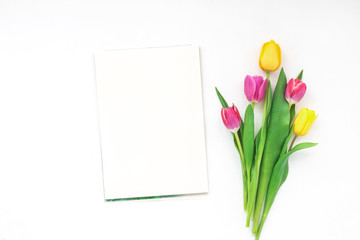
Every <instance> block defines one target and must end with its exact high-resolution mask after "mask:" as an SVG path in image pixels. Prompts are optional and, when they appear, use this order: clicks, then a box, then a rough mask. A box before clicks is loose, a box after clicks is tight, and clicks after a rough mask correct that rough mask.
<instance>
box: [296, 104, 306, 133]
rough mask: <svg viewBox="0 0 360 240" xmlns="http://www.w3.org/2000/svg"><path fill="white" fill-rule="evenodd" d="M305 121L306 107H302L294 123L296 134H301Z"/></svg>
mask: <svg viewBox="0 0 360 240" xmlns="http://www.w3.org/2000/svg"><path fill="white" fill-rule="evenodd" d="M306 121H307V109H306V108H302V109H301V110H300V112H299V114H298V115H297V117H296V119H295V123H294V132H295V134H296V135H301V133H302V131H303V129H304V126H305V125H306Z"/></svg>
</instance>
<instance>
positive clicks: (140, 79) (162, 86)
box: [95, 46, 208, 200]
mask: <svg viewBox="0 0 360 240" xmlns="http://www.w3.org/2000/svg"><path fill="white" fill-rule="evenodd" d="M95 65H96V82H97V96H98V107H99V115H100V132H101V148H102V164H103V177H104V195H105V199H106V200H114V199H127V198H139V197H152V196H172V195H182V194H193V193H205V192H207V191H208V180H207V165H206V152H205V134H204V116H203V102H202V87H201V72H200V54H199V48H198V47H195V46H178V47H164V48H145V49H128V50H117V51H107V52H103V53H98V54H95Z"/></svg>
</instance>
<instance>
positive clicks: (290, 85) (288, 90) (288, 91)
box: [285, 78, 295, 103]
mask: <svg viewBox="0 0 360 240" xmlns="http://www.w3.org/2000/svg"><path fill="white" fill-rule="evenodd" d="M294 85H295V81H294V79H293V78H292V79H290V80H289V83H288V84H287V86H286V89H285V98H286V100H287V101H288V102H289V101H290V98H291V92H292V89H293V88H294ZM289 103H290V102H289Z"/></svg>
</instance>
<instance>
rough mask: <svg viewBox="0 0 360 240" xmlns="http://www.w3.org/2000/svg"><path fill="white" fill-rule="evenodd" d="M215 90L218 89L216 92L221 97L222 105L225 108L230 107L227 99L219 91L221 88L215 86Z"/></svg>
mask: <svg viewBox="0 0 360 240" xmlns="http://www.w3.org/2000/svg"><path fill="white" fill-rule="evenodd" d="M215 90H216V94H217V95H218V97H219V100H220V103H221V106H222V107H223V108H228V107H229V105H228V104H227V102H226V101H225V99H224V98H223V96H222V95H221V93H220V92H219V90H218V89H217V88H216V87H215Z"/></svg>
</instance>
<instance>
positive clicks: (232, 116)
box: [221, 106, 241, 132]
mask: <svg viewBox="0 0 360 240" xmlns="http://www.w3.org/2000/svg"><path fill="white" fill-rule="evenodd" d="M221 118H222V120H223V123H224V125H225V127H226V128H227V129H229V130H230V131H232V132H237V130H239V127H240V124H241V118H240V114H239V111H238V110H237V108H236V107H235V106H232V107H228V108H223V109H221Z"/></svg>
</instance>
